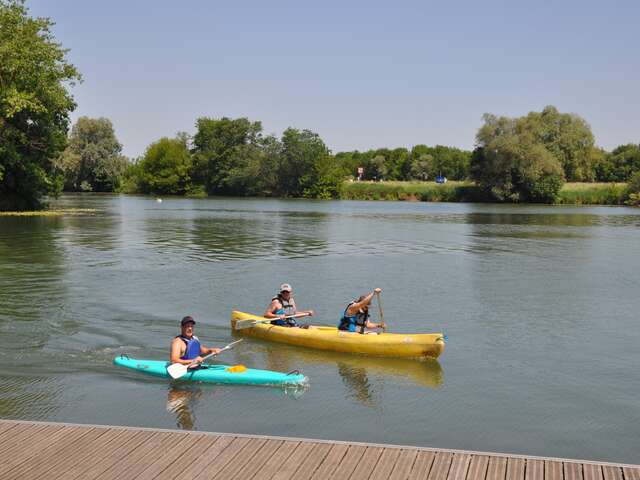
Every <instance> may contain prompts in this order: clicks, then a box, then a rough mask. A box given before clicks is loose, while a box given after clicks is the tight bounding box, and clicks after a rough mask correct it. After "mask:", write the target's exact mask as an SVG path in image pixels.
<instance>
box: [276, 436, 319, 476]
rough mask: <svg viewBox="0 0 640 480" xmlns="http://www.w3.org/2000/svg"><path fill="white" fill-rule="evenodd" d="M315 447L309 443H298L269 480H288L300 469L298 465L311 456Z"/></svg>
mask: <svg viewBox="0 0 640 480" xmlns="http://www.w3.org/2000/svg"><path fill="white" fill-rule="evenodd" d="M316 445H317V444H315V443H311V442H300V444H299V445H298V446H297V447H296V448H295V449H294V450H293V452H291V455H289V457H288V458H287V459H286V460H285V461H284V462H283V463H282V464H281V465H280V468H279V469H278V471H277V472H276V473H275V474H274V475H272V477H271V479H272V480H289V479H290V478H292V477H293V476H294V475H295V474H296V472H297V471H298V469H299V468H300V464H301V463H302V462H303V461H304V459H305V458H306V457H307V456H308V455H310V454H311V452H312V451H313V449H314V448H316Z"/></svg>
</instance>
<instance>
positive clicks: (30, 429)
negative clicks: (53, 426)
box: [0, 423, 44, 449]
mask: <svg viewBox="0 0 640 480" xmlns="http://www.w3.org/2000/svg"><path fill="white" fill-rule="evenodd" d="M43 429H44V425H39V424H35V423H30V424H24V425H17V426H16V427H15V428H13V429H11V435H6V436H5V437H3V441H2V442H1V443H0V448H2V449H5V448H7V447H8V446H14V445H18V444H20V443H21V442H23V441H26V440H28V439H29V438H30V437H33V436H34V435H36V434H37V433H38V432H39V431H41V430H43Z"/></svg>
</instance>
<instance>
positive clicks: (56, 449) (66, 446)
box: [3, 427, 95, 478]
mask: <svg viewBox="0 0 640 480" xmlns="http://www.w3.org/2000/svg"><path fill="white" fill-rule="evenodd" d="M94 430H95V429H94V428H82V427H71V428H70V429H69V431H68V434H67V435H66V436H65V437H64V438H62V439H61V440H60V441H58V442H56V443H53V444H50V445H48V446H47V447H45V448H44V449H43V451H42V452H40V455H38V457H37V458H35V459H33V460H32V461H30V462H24V463H21V464H19V465H16V466H15V467H13V468H12V469H11V470H8V471H7V472H3V476H6V477H7V478H20V477H22V476H24V475H25V474H26V472H27V471H33V470H36V471H38V469H42V468H43V466H44V467H45V468H46V467H47V466H48V465H50V462H51V461H52V459H56V458H61V457H64V456H65V455H66V454H67V453H65V450H66V452H69V451H71V450H73V448H74V447H76V446H77V445H78V442H80V441H81V440H82V438H83V437H86V436H87V435H89V434H91V432H93V431H94Z"/></svg>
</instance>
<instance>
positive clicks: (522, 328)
mask: <svg viewBox="0 0 640 480" xmlns="http://www.w3.org/2000/svg"><path fill="white" fill-rule="evenodd" d="M57 203H58V206H61V207H83V208H95V209H97V212H96V213H95V214H93V215H81V216H66V217H60V218H37V217H34V218H7V217H4V218H3V217H0V417H3V418H19V419H37V420H51V421H68V422H79V423H100V424H115V425H133V426H151V427H168V428H176V427H177V428H186V429H198V430H207V431H225V432H243V433H260V434H272V435H287V436H300V437H311V438H327V439H341V440H359V441H370V442H384V443H395V444H415V445H423V446H431V447H442V448H459V449H470V450H483V451H500V452H514V453H523V454H531V455H545V456H559V457H570V458H582V459H596V460H608V461H621V462H628V463H640V454H639V453H638V452H639V451H640V374H639V371H640V353H639V352H640V348H639V345H640V321H639V317H638V312H640V295H639V293H640V275H639V272H640V210H638V209H635V210H634V209H627V208H567V207H519V206H494V205H471V204H467V205H464V204H462V205H458V204H428V203H376V202H313V201H281V200H254V199H251V200H243V199H213V200H211V199H204V200H189V199H165V200H164V202H162V203H157V202H155V200H154V199H152V198H144V197H126V196H120V197H119V196H67V197H63V198H62V199H61V200H60V201H58V202H57ZM285 281H286V282H289V283H291V284H292V285H293V287H294V291H295V297H296V299H297V302H298V305H299V307H302V308H314V309H315V310H316V312H317V313H318V318H317V320H318V321H319V322H321V323H335V322H336V321H337V319H338V317H339V316H340V313H341V311H342V309H343V308H344V305H345V303H346V302H347V301H349V300H350V299H351V298H353V297H354V296H357V295H359V294H361V293H364V292H366V291H367V290H370V289H371V288H373V287H376V286H379V287H381V288H382V289H383V304H384V308H385V317H386V320H387V323H388V324H389V326H390V328H391V331H396V332H416V331H421V332H429V331H440V330H444V332H445V333H446V334H447V335H448V337H449V341H448V345H447V350H446V351H445V353H444V355H443V356H442V357H441V358H440V360H439V361H438V362H433V361H432V362H417V361H401V360H380V359H373V358H364V357H357V356H350V355H343V354H329V353H323V352H316V351H311V350H304V349H298V348H294V347H287V346H283V345H278V344H269V343H265V342H259V341H253V340H246V341H245V342H243V343H242V344H240V345H239V346H238V347H237V349H234V350H232V351H230V352H226V353H225V354H224V357H221V358H220V361H224V363H232V364H235V363H242V364H245V365H248V366H253V367H258V368H260V367H263V368H270V369H275V370H282V371H289V370H292V369H300V370H302V371H303V372H304V373H305V374H306V375H307V376H308V377H309V378H310V386H309V388H308V389H306V390H303V391H283V390H281V389H275V388H258V387H220V386H210V385H191V386H179V385H178V386H175V385H174V386H172V385H170V384H169V383H168V382H166V381H163V380H159V379H153V378H147V377H145V376H143V375H140V374H136V373H134V372H128V371H124V370H120V369H117V368H116V367H113V366H112V364H111V361H112V359H113V357H114V356H115V355H118V354H120V353H128V354H130V355H132V356H136V357H139V358H158V359H160V358H165V357H166V356H167V355H168V346H169V343H170V341H171V339H172V337H173V336H174V335H175V334H177V333H178V328H177V325H178V320H179V319H180V318H181V317H182V316H184V315H186V314H190V315H193V316H194V317H195V318H196V319H197V320H198V325H197V332H196V333H197V334H198V335H199V336H200V338H201V340H204V342H205V343H207V344H213V345H218V346H221V345H223V344H226V343H228V342H230V341H231V340H232V339H233V337H232V335H231V332H230V330H229V327H228V318H229V313H230V311H231V310H232V309H234V308H236V309H241V310H245V311H251V312H262V311H263V310H264V308H265V306H266V305H267V303H268V302H269V300H270V299H271V297H272V296H273V294H274V292H275V290H276V289H277V287H278V286H279V284H280V283H282V282H285Z"/></svg>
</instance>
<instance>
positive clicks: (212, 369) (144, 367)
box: [113, 355, 307, 385]
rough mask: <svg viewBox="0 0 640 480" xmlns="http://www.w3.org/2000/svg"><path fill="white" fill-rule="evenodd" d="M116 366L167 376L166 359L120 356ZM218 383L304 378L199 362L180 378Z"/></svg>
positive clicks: (304, 380) (288, 381)
mask: <svg viewBox="0 0 640 480" xmlns="http://www.w3.org/2000/svg"><path fill="white" fill-rule="evenodd" d="M113 364H114V365H117V366H119V367H124V368H129V369H131V370H135V371H138V372H142V373H146V374H147V375H153V376H155V377H162V378H169V379H171V376H170V375H169V373H168V372H167V367H168V366H169V365H171V364H170V363H169V362H166V361H162V360H138V359H135V358H130V357H129V356H128V355H120V356H119V357H116V358H115V359H114V360H113ZM183 380H186V381H191V382H205V383H220V384H227V385H303V384H306V383H307V377H305V376H304V375H302V374H301V373H300V372H298V371H297V370H294V371H293V372H289V373H281V372H273V371H271V370H256V369H254V368H246V367H244V366H242V365H235V366H232V365H218V364H216V365H206V364H205V365H202V366H200V367H198V368H193V369H190V370H189V371H188V372H187V374H186V375H184V376H183V377H181V378H180V381H183Z"/></svg>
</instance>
